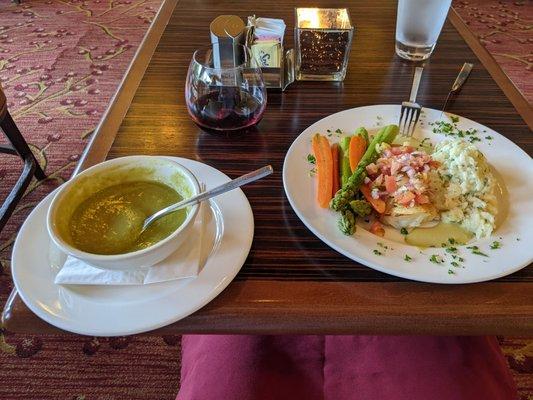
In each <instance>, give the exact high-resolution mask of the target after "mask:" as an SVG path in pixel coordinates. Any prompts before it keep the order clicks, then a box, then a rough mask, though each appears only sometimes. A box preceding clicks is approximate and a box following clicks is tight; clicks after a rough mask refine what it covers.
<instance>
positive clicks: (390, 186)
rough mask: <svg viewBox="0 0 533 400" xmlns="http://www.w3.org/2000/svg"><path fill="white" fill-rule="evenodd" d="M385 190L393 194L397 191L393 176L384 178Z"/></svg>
mask: <svg viewBox="0 0 533 400" xmlns="http://www.w3.org/2000/svg"><path fill="white" fill-rule="evenodd" d="M385 189H386V190H387V192H388V193H394V192H395V191H396V190H397V189H398V185H397V184H396V178H395V177H394V176H389V175H386V176H385Z"/></svg>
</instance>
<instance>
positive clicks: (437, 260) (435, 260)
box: [429, 254, 444, 264]
mask: <svg viewBox="0 0 533 400" xmlns="http://www.w3.org/2000/svg"><path fill="white" fill-rule="evenodd" d="M429 261H431V262H432V263H435V264H441V263H443V262H444V260H443V259H442V257H441V256H439V255H437V254H433V255H432V256H431V257H429Z"/></svg>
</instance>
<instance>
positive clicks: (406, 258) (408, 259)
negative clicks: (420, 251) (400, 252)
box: [403, 254, 412, 262]
mask: <svg viewBox="0 0 533 400" xmlns="http://www.w3.org/2000/svg"><path fill="white" fill-rule="evenodd" d="M403 259H404V260H405V261H407V262H409V261H411V260H412V258H411V257H409V256H408V255H407V254H406V255H405V256H404V257H403Z"/></svg>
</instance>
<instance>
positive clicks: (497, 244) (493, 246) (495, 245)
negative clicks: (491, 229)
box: [490, 241, 502, 250]
mask: <svg viewBox="0 0 533 400" xmlns="http://www.w3.org/2000/svg"><path fill="white" fill-rule="evenodd" d="M501 247H502V244H501V243H500V242H498V241H494V242H492V243H491V245H490V248H491V249H492V250H496V249H501Z"/></svg>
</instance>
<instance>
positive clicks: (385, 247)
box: [376, 242, 389, 250]
mask: <svg viewBox="0 0 533 400" xmlns="http://www.w3.org/2000/svg"><path fill="white" fill-rule="evenodd" d="M376 244H377V245H378V246H379V247H382V248H384V249H385V250H386V249H388V248H389V247H388V246H385V245H384V244H383V243H381V242H377V243H376Z"/></svg>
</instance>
